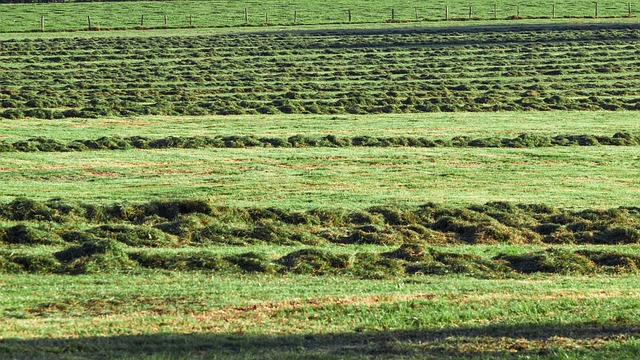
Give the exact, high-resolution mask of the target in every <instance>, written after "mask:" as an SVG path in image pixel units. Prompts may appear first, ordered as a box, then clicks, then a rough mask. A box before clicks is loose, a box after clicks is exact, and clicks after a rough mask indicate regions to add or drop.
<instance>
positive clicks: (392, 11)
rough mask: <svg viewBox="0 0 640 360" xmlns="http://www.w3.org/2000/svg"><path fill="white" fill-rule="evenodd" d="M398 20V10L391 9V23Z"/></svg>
mask: <svg viewBox="0 0 640 360" xmlns="http://www.w3.org/2000/svg"><path fill="white" fill-rule="evenodd" d="M395 20H396V9H394V8H391V21H395Z"/></svg>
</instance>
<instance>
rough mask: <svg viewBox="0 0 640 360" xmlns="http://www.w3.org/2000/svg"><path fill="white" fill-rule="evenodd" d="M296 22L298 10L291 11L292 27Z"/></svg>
mask: <svg viewBox="0 0 640 360" xmlns="http://www.w3.org/2000/svg"><path fill="white" fill-rule="evenodd" d="M297 21H298V10H293V25H295V24H296V22H297Z"/></svg>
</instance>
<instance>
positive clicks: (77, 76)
mask: <svg viewBox="0 0 640 360" xmlns="http://www.w3.org/2000/svg"><path fill="white" fill-rule="evenodd" d="M638 38H639V32H638V29H637V27H636V26H635V25H630V24H628V25H619V26H617V27H606V26H595V27H589V26H584V27H582V28H581V27H579V26H578V27H576V28H554V27H548V28H545V27H540V28H536V27H533V28H531V29H530V31H526V32H524V31H513V30H512V29H509V28H508V27H506V28H487V29H482V31H479V30H478V29H474V28H464V27H462V28H456V29H455V31H453V30H449V31H444V30H433V29H428V28H417V29H411V30H406V29H404V30H403V29H400V30H398V31H395V32H394V31H389V30H375V29H373V30H367V31H357V30H339V31H333V32H327V33H325V32H321V31H317V32H291V33H284V34H283V33H277V32H276V33H253V34H223V35H219V36H212V35H201V36H171V35H168V34H164V35H163V36H154V37H115V38H109V37H95V38H90V39H84V38H55V39H44V38H40V39H22V40H17V39H16V40H6V41H0V60H1V61H0V83H2V84H3V88H2V89H1V90H0V117H1V118H6V119H23V118H29V117H31V118H41V119H61V118H78V117H83V118H100V117H105V116H148V115H169V116H184V115H187V116H202V115H256V114H389V113H395V114H400V113H402V114H405V113H436V112H464V111H467V112H499V111H546V110H572V111H576V110H584V111H592V110H609V111H617V110H638V109H639V108H640V103H639V99H638V88H639V87H640V84H639V82H638V74H640V64H639V63H638V62H637V61H636V59H637V53H638V51H639V46H638V42H637V40H638Z"/></svg>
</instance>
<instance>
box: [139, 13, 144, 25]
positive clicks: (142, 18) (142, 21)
mask: <svg viewBox="0 0 640 360" xmlns="http://www.w3.org/2000/svg"><path fill="white" fill-rule="evenodd" d="M143 26H144V15H142V16H141V17H140V27H143Z"/></svg>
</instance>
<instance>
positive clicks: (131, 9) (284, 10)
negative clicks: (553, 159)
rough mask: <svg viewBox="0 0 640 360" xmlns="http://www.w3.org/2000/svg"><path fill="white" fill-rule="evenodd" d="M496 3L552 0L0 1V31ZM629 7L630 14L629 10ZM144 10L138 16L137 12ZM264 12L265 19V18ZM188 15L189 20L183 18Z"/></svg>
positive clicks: (571, 0) (464, 13)
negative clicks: (327, 1) (318, 0)
mask: <svg viewBox="0 0 640 360" xmlns="http://www.w3.org/2000/svg"><path fill="white" fill-rule="evenodd" d="M494 3H495V4H496V14H495V18H497V19H506V18H509V17H515V16H516V15H518V14H519V16H520V17H523V18H551V17H552V15H553V12H552V11H553V7H552V2H533V3H532V2H515V3H514V2H506V1H495V2H490V1H462V0H451V1H443V0H438V1H430V2H429V3H423V4H421V3H418V2H415V1H407V0H402V1H395V2H394V3H393V4H390V3H389V2H385V1H381V0H376V1H363V0H358V1H332V2H331V3H330V4H325V3H314V2H310V1H302V0H297V1H289V2H285V3H283V2H281V1H274V0H270V1H259V2H256V1H225V2H217V3H211V2H206V1H201V0H177V1H161V2H156V1H130V2H117V3H112V2H93V3H83V2H73V3H67V4H35V5H34V4H0V10H1V11H0V14H1V15H0V24H1V25H0V32H25V31H27V32H28V31H40V30H41V24H40V18H41V16H44V17H45V29H46V30H47V31H74V30H75V31H77V30H83V29H86V28H87V27H88V22H87V16H91V19H92V22H91V25H92V27H96V28H98V29H117V28H135V27H138V26H140V25H141V21H143V22H142V25H143V27H152V28H153V27H163V26H165V22H164V16H165V15H166V16H167V24H166V25H167V26H168V27H188V26H190V25H191V26H199V27H226V26H243V25H245V13H244V11H245V8H246V9H247V11H248V13H249V14H248V15H249V16H248V25H250V26H261V25H265V24H266V23H267V21H266V20H268V24H271V25H293V24H294V12H296V24H297V25H318V24H322V25H324V24H336V23H348V22H349V17H348V11H349V9H350V10H351V16H352V18H351V21H352V22H353V23H381V22H385V21H390V20H391V19H392V9H394V10H395V14H394V16H395V17H394V19H395V20H396V21H398V22H404V21H416V9H417V15H418V21H425V20H444V19H445V7H446V6H449V18H450V19H469V6H470V5H471V6H472V9H471V10H472V14H471V18H472V19H494V9H493V4H494ZM553 4H555V6H556V13H555V15H556V18H565V17H569V18H573V17H594V16H595V15H596V13H595V3H594V2H584V1H575V0H556V1H554V2H553ZM637 10H638V9H635V8H633V7H632V15H634V14H635V11H637ZM628 14H629V9H628V2H627V1H621V0H606V1H600V2H599V6H598V16H600V17H624V16H628ZM143 15H144V20H142V16H143ZM267 16H268V19H267ZM189 17H191V22H190V20H189Z"/></svg>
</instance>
